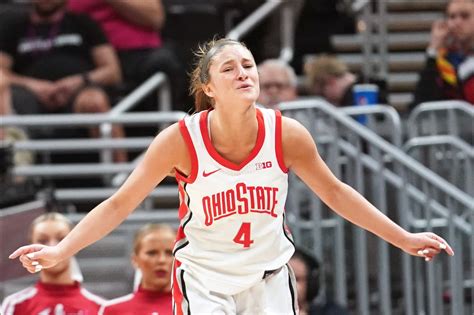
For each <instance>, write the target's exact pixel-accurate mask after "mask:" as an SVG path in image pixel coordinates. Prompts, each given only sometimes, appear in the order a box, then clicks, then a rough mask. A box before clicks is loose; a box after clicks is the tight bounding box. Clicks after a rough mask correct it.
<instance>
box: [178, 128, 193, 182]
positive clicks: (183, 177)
mask: <svg viewBox="0 0 474 315" xmlns="http://www.w3.org/2000/svg"><path fill="white" fill-rule="evenodd" d="M179 131H180V132H181V135H182V136H183V139H184V142H185V143H186V146H187V147H188V152H189V157H190V158H191V172H190V174H189V175H188V176H186V175H184V174H183V173H181V172H180V171H179V170H177V169H175V176H176V179H177V180H182V181H184V182H186V183H189V184H191V183H193V182H194V181H195V180H196V177H197V173H198V160H197V154H196V149H195V148H194V145H193V141H192V140H191V135H190V134H189V131H188V128H187V127H186V123H185V121H184V119H182V120H180V121H179Z"/></svg>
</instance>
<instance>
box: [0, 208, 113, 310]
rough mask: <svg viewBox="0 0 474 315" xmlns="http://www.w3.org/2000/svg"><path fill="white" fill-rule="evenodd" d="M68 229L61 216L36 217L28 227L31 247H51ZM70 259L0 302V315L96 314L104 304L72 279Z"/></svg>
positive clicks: (46, 215)
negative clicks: (38, 245) (34, 283)
mask: <svg viewBox="0 0 474 315" xmlns="http://www.w3.org/2000/svg"><path fill="white" fill-rule="evenodd" d="M71 229H72V223H71V222H70V221H69V220H68V219H67V218H66V217H65V216H64V215H62V214H60V213H57V212H50V213H46V214H43V215H41V216H39V217H37V218H36V219H35V220H34V221H33V222H32V223H31V226H30V235H29V237H30V241H31V243H33V244H44V245H55V244H57V243H59V242H60V241H61V240H62V239H63V238H64V237H65V236H66V235H67V234H68V233H69V232H70V231H71ZM73 269H74V268H73V260H72V259H66V260H64V261H62V262H60V263H59V264H57V265H56V266H54V268H50V269H47V270H42V271H41V272H40V274H39V276H40V279H39V281H38V282H37V283H36V285H35V286H32V287H29V288H26V289H24V290H21V291H19V292H17V293H14V294H12V295H10V296H8V297H7V298H5V300H4V301H3V304H2V307H1V311H0V314H3V315H31V314H97V312H98V311H99V308H100V306H101V305H102V304H103V303H104V302H105V301H104V300H103V299H102V298H100V297H98V296H96V295H94V294H92V293H91V292H89V291H87V290H86V289H85V288H82V287H81V284H80V282H79V281H77V280H76V279H75V278H74V270H73Z"/></svg>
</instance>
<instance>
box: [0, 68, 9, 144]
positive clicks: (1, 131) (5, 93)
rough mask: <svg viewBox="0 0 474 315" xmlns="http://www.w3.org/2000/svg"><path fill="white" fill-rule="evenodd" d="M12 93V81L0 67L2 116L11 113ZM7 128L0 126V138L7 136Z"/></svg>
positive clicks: (0, 114)
mask: <svg viewBox="0 0 474 315" xmlns="http://www.w3.org/2000/svg"><path fill="white" fill-rule="evenodd" d="M10 102H11V95H10V82H9V81H8V78H7V73H6V72H5V71H4V70H2V69H0V116H5V115H10V114H11V112H10V111H11V107H10ZM5 131H6V130H5V128H0V140H3V139H4V138H5Z"/></svg>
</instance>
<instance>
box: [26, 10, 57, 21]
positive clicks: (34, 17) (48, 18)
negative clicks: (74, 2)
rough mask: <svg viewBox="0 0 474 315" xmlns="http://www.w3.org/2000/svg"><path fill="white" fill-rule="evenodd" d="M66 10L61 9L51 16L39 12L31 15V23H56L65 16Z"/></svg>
mask: <svg viewBox="0 0 474 315" xmlns="http://www.w3.org/2000/svg"><path fill="white" fill-rule="evenodd" d="M64 12H65V10H64V9H59V10H57V11H56V12H54V13H52V14H50V15H40V14H38V12H36V11H33V12H32V13H31V21H32V22H33V23H54V22H58V21H60V20H61V19H62V18H63V16H64Z"/></svg>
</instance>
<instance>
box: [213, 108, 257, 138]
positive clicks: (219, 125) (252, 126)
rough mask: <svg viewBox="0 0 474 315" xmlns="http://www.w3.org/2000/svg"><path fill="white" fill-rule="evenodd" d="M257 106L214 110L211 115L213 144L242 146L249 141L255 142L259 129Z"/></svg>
mask: <svg viewBox="0 0 474 315" xmlns="http://www.w3.org/2000/svg"><path fill="white" fill-rule="evenodd" d="M255 111H256V108H255V106H249V107H248V108H245V109H243V110H242V111H237V110H234V108H230V110H228V111H225V110H219V109H217V110H214V111H212V112H211V117H210V134H211V139H212V142H213V144H223V145H226V146H228V145H229V144H232V145H233V146H240V145H241V144H245V143H248V142H251V143H255V138H256V135H257V131H258V123H257V120H256V119H255V117H256V112H255Z"/></svg>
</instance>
